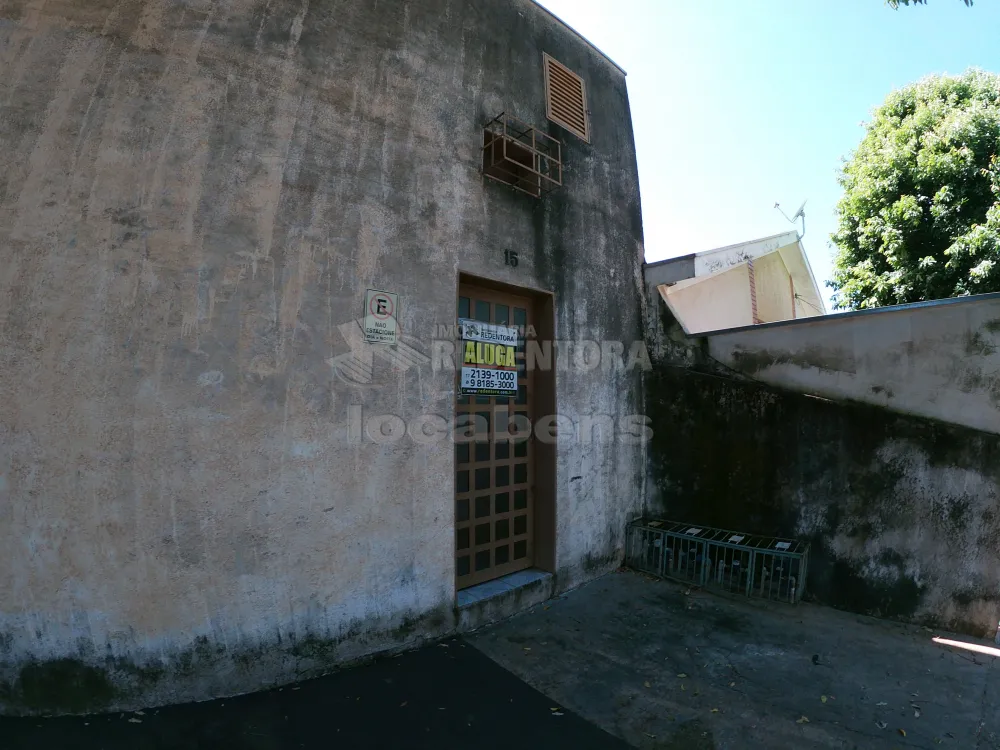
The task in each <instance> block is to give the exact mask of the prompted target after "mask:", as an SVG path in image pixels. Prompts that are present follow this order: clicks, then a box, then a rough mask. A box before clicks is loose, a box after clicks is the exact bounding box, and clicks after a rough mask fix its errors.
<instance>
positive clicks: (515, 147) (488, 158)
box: [483, 112, 562, 198]
mask: <svg viewBox="0 0 1000 750" xmlns="http://www.w3.org/2000/svg"><path fill="white" fill-rule="evenodd" d="M483 174H485V175H486V176H487V177H490V178H492V179H494V180H497V181H498V182H502V183H504V184H506V185H510V186H511V187H513V188H516V189H517V190H520V191H522V192H525V193H527V194H528V195H531V196H534V197H535V198H540V197H541V196H542V195H544V194H546V193H548V192H550V191H552V190H555V189H556V188H558V187H559V186H560V185H562V144H561V143H559V141H558V140H556V139H555V138H553V137H552V136H549V135H546V134H545V133H542V132H539V131H538V130H537V129H536V128H534V127H532V126H531V125H528V124H527V123H524V122H522V121H521V120H518V119H517V118H516V117H511V116H510V115H508V114H506V113H505V112H501V113H500V114H499V115H497V116H496V117H494V118H493V119H492V120H490V121H489V122H488V123H486V126H485V127H484V129H483Z"/></svg>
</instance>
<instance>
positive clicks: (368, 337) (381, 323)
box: [364, 289, 399, 344]
mask: <svg viewBox="0 0 1000 750" xmlns="http://www.w3.org/2000/svg"><path fill="white" fill-rule="evenodd" d="M398 317H399V296H398V295H396V294H393V293H392V292H383V291H380V290H378V289H369V290H368V291H367V292H365V318H364V320H365V341H367V342H368V343H369V344H395V343H396V319H397V318H398Z"/></svg>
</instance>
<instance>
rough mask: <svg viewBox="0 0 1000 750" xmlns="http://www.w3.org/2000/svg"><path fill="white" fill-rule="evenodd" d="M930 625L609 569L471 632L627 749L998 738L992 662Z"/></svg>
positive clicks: (959, 742) (965, 745)
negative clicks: (725, 593)
mask: <svg viewBox="0 0 1000 750" xmlns="http://www.w3.org/2000/svg"><path fill="white" fill-rule="evenodd" d="M935 634H936V633H933V632H930V631H928V630H926V629H924V628H920V627H911V626H907V625H901V624H899V623H895V622H889V621H884V620H876V619H873V618H869V617H861V616H858V615H853V614H849V613H846V612H840V611H837V610H832V609H828V608H825V607H819V606H815V605H810V604H797V605H789V604H773V603H767V602H755V601H752V600H747V599H745V598H723V597H721V596H718V595H714V594H707V593H704V592H701V591H697V590H691V589H688V588H686V587H684V586H680V585H677V584H673V583H669V582H665V581H657V580H653V579H649V578H646V577H644V576H641V575H638V574H634V573H618V574H614V575H610V576H606V577H605V578H602V579H600V580H598V581H594V582H593V583H591V584H588V585H587V586H584V587H582V588H580V589H578V590H576V591H574V592H572V593H570V594H569V595H567V596H564V597H560V598H559V599H557V600H554V601H551V602H549V603H547V604H545V605H543V606H540V607H536V608H535V609H534V610H533V611H532V612H531V613H528V614H524V615H520V616H518V617H515V618H512V619H510V620H508V621H506V622H504V623H500V624H499V625H497V626H495V627H492V628H489V629H487V630H484V631H482V632H480V633H476V634H474V635H473V636H472V637H471V638H470V642H471V643H473V644H474V645H475V646H476V647H477V648H479V649H481V650H482V651H484V652H485V653H486V654H488V655H489V656H490V657H492V658H493V659H495V660H496V661H497V662H499V663H500V664H502V665H503V666H505V667H507V668H508V669H510V670H511V671H512V672H514V673H515V674H516V675H518V676H519V677H521V678H523V679H524V680H526V681H527V682H528V683H529V684H531V685H532V686H534V687H535V688H537V689H539V690H541V691H542V692H544V693H545V694H547V695H549V696H551V697H553V698H556V699H557V700H560V701H563V702H564V705H566V706H567V707H569V708H571V709H572V710H574V711H576V712H577V713H579V714H580V715H581V716H585V717H586V718H587V719H589V720H591V721H593V722H595V723H596V724H598V725H599V726H601V727H603V728H605V729H606V730H608V731H609V732H611V733H613V734H615V735H617V736H619V737H622V738H624V739H625V740H626V741H628V742H629V743H630V744H632V745H634V746H636V747H639V748H648V749H649V750H665V749H666V748H670V749H671V750H673V749H675V748H676V749H677V750H681V749H683V750H709V749H711V750H728V749H732V750H755V749H756V748H761V749H763V748H768V749H769V750H772V749H773V750H782V749H784V748H794V749H795V750H812V749H814V748H815V749H819V748H822V749H824V750H826V749H828V748H838V749H842V750H851V749H853V748H857V749H859V750H882V749H885V750H891V749H892V748H900V749H902V748H934V749H935V750H937V749H938V748H961V750H970V749H971V748H976V749H978V750H986V749H987V748H989V749H990V750H994V749H996V748H1000V742H998V736H1000V735H998V732H1000V690H998V689H997V688H995V687H992V686H991V684H990V683H991V682H992V679H993V678H995V676H996V668H995V667H994V666H993V662H994V658H993V657H991V656H983V655H977V654H971V653H968V652H966V651H959V650H956V649H950V648H943V647H941V646H939V645H936V644H934V643H932V642H931V637H932V636H934V635H935ZM960 640H966V641H969V640H971V639H968V638H960Z"/></svg>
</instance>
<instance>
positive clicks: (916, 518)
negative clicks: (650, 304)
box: [647, 364, 1000, 636]
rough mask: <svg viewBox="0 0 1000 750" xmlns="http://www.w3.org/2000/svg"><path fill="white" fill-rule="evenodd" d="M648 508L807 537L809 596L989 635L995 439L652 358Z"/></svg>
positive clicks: (994, 557)
mask: <svg viewBox="0 0 1000 750" xmlns="http://www.w3.org/2000/svg"><path fill="white" fill-rule="evenodd" d="M647 393H648V396H647V400H648V405H647V408H648V412H649V414H650V416H651V417H652V418H653V420H654V427H655V433H654V437H653V444H652V447H651V452H650V477H651V484H652V487H651V490H652V491H651V492H650V496H651V498H652V499H651V502H650V508H649V510H650V511H651V512H653V513H657V514H662V515H665V516H666V517H668V518H675V519H677V520H682V521H689V522H691V523H695V524H706V525H713V526H719V527H722V528H732V529H738V530H745V531H748V532H751V533H759V534H766V535H775V536H788V537H792V538H799V539H804V540H809V541H810V542H811V544H812V548H811V553H810V567H809V577H808V580H807V593H808V594H810V595H812V596H813V597H815V598H816V599H818V600H819V601H821V602H824V603H827V604H831V605H834V606H838V607H843V608H847V609H851V610H854V611H858V612H863V613H867V614H874V615H879V616H884V617H899V618H903V619H909V620H915V621H923V622H927V623H934V624H937V625H940V626H944V627H947V628H951V629H955V630H959V631H965V632H968V633H971V634H973V635H977V636H983V635H992V633H993V631H995V629H996V623H997V620H998V615H1000V437H998V436H996V435H993V434H989V433H985V432H980V431H976V430H972V429H969V428H965V427H960V426H953V425H946V424H943V423H941V422H937V421H934V420H929V419H923V418H919V417H913V416H906V415H900V414H893V413H891V412H890V411H888V410H886V409H885V408H881V407H876V406H870V405H862V404H851V403H848V404H845V403H837V402H833V401H829V400H825V399H819V398H815V397H810V396H805V395H801V394H797V393H790V392H787V391H781V390H777V389H774V388H771V387H768V386H763V385H759V384H755V383H748V382H741V381H738V380H734V379H732V378H730V377H725V376H720V375H713V374H708V373H700V372H696V371H694V370H693V369H690V368H677V367H673V366H670V365H667V364H660V365H659V366H658V367H657V368H656V371H655V374H654V375H653V377H651V378H650V380H649V383H648V391H647Z"/></svg>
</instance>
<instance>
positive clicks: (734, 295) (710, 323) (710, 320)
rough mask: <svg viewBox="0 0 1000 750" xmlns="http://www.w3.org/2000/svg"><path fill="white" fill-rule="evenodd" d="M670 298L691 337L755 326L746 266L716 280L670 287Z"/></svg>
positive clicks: (707, 278)
mask: <svg viewBox="0 0 1000 750" xmlns="http://www.w3.org/2000/svg"><path fill="white" fill-rule="evenodd" d="M667 298H668V299H669V300H670V304H671V305H674V309H675V310H677V311H679V314H680V315H682V316H683V318H684V324H685V325H686V326H687V329H688V331H690V332H691V333H701V332H703V331H715V330H718V329H719V328H731V327H733V326H744V325H751V324H752V323H753V307H752V305H751V300H750V276H749V270H748V268H747V265H746V264H745V263H744V264H743V265H740V266H737V267H736V268H732V269H730V270H728V271H724V272H722V273H720V274H718V275H716V276H710V277H706V278H704V279H698V280H694V281H691V282H690V283H688V284H683V283H679V284H678V285H677V286H674V287H667Z"/></svg>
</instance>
